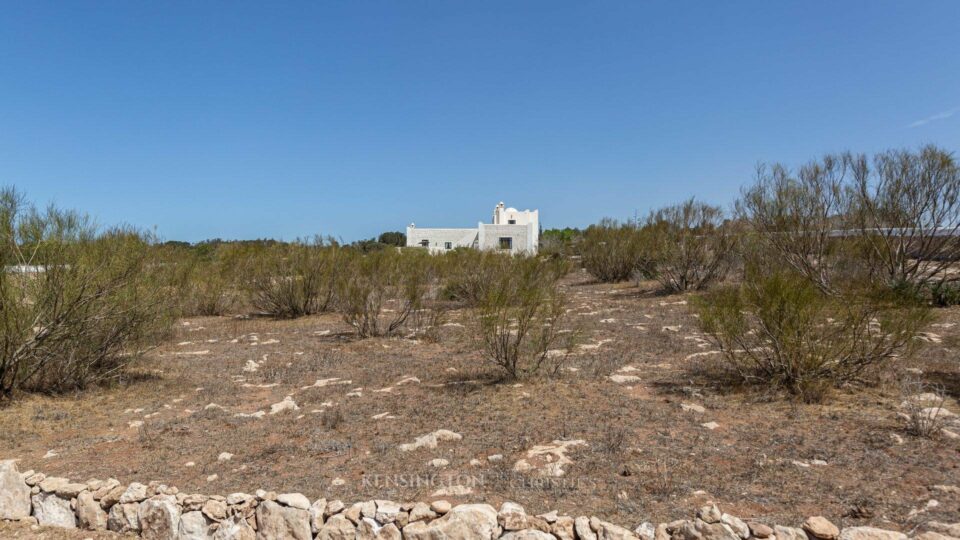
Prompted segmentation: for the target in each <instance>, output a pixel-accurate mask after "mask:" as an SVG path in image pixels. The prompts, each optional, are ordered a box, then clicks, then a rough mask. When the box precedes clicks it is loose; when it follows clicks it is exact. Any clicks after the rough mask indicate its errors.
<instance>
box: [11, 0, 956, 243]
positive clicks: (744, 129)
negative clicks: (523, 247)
mask: <svg viewBox="0 0 960 540" xmlns="http://www.w3.org/2000/svg"><path fill="white" fill-rule="evenodd" d="M0 13H2V15H0V184H14V185H16V186H17V187H18V188H20V189H21V190H23V191H25V192H27V194H28V195H29V196H30V198H32V199H33V200H35V201H37V202H40V203H46V202H55V203H57V204H58V205H60V206H64V207H70V208H77V209H82V210H85V211H87V212H89V213H90V214H92V215H94V216H95V217H96V218H97V219H98V221H100V222H101V223H118V222H124V223H130V224H134V225H138V226H142V227H147V228H153V227H156V230H157V231H158V232H159V233H160V234H161V235H162V236H163V237H164V238H166V239H177V240H190V241H196V240H201V239H204V238H211V237H222V238H259V237H275V238H284V239H292V238H295V237H297V236H303V235H312V234H315V233H322V234H331V235H334V236H339V237H341V238H343V239H345V240H354V239H358V238H364V237H370V236H374V235H376V234H378V233H380V232H382V231H385V230H403V228H404V227H405V226H406V225H407V224H408V223H410V222H411V221H415V222H416V223H417V224H418V225H419V226H424V227H426V226H474V225H475V224H476V222H477V221H480V220H484V221H486V220H489V219H490V214H491V212H492V209H493V206H494V205H495V204H496V203H497V202H498V201H500V200H503V201H505V202H506V203H507V205H509V206H516V207H518V208H521V209H523V208H539V209H540V212H541V221H542V222H543V225H544V227H547V228H549V227H562V226H584V225H587V224H589V223H592V222H595V221H597V220H598V219H600V218H602V217H604V216H612V217H619V218H623V217H629V216H632V215H633V213H634V211H639V212H640V213H641V215H642V214H645V213H646V212H647V211H648V210H650V209H651V208H653V207H656V206H660V205H663V204H667V203H672V202H677V201H679V200H682V199H684V198H686V197H689V196H692V195H695V196H697V197H698V198H701V199H703V200H707V201H711V202H715V203H720V204H724V205H727V204H729V203H730V202H731V201H732V200H733V199H734V198H735V197H736V195H737V194H738V192H739V189H740V186H742V185H743V184H745V183H747V182H749V181H750V178H751V175H752V171H753V169H754V166H755V164H756V163H757V162H758V161H782V162H785V163H788V164H791V165H797V164H799V163H801V162H803V161H805V160H808V159H810V158H813V157H816V156H819V155H820V154H822V153H825V152H831V151H841V150H848V149H849V150H853V151H863V152H874V151H877V150H882V149H887V148H891V147H904V146H906V147H916V146H918V145H920V144H923V143H936V144H939V145H941V146H943V147H946V148H947V149H949V150H952V151H960V2H958V1H956V0H947V1H907V0H901V1H895V2H892V1H880V0H863V1H835V0H831V1H823V2H813V1H802V2H801V1H797V2H785V1H783V2H781V1H770V0H762V1H756V2H718V1H712V0H711V1H702V2H692V1H680V2H674V1H669V2H668V1H663V2H648V1H642V0H630V1H622V2H618V1H604V2H592V1H586V0H577V1H560V0H544V1H524V0H505V1H487V0H483V1H477V0H474V1H450V2H443V1H439V0H437V1H415V0H404V1H394V2H387V1H367V0H342V1H309V2H302V3H292V2H265V1H259V2H242V1H229V2H213V1H197V0H190V1H183V2H175V1H161V2H139V1H137V2H131V1H128V0H122V1H117V2H108V1H84V2H69V1H61V2H43V1H39V0H30V1H19V0H18V1H8V0H4V1H0Z"/></svg>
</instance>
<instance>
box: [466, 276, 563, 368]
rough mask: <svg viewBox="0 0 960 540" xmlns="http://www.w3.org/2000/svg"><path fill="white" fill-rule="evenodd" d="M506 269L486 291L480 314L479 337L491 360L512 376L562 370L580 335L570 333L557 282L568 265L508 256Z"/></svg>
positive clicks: (478, 309) (478, 315) (480, 306)
mask: <svg viewBox="0 0 960 540" xmlns="http://www.w3.org/2000/svg"><path fill="white" fill-rule="evenodd" d="M504 259H505V260H506V261H508V265H507V266H506V268H505V271H502V272H499V273H497V274H495V275H493V276H492V282H491V283H489V285H488V286H487V287H484V288H483V294H482V295H481V297H480V298H479V299H478V302H477V308H476V311H475V317H476V329H477V336H478V339H479V342H480V346H481V350H482V351H483V353H484V355H485V356H486V357H487V359H488V360H489V361H491V362H492V363H494V364H495V365H496V366H498V367H499V368H501V369H502V370H503V371H504V373H505V374H506V375H507V377H509V378H518V377H524V376H527V375H533V374H537V373H541V372H543V371H549V372H556V371H557V370H558V369H559V368H560V362H559V361H558V360H559V359H558V358H556V357H554V356H552V355H553V354H554V353H553V352H552V351H554V350H561V351H563V354H562V355H561V356H566V353H568V352H569V351H570V348H571V347H572V346H573V339H574V333H572V332H564V331H563V330H561V328H560V322H561V320H562V319H563V316H564V314H565V309H564V308H565V302H564V297H563V295H562V294H561V292H560V290H559V288H558V285H557V282H558V281H559V279H560V278H561V277H562V276H563V275H564V273H565V271H564V270H565V269H566V266H565V265H564V264H562V263H557V262H555V261H553V260H541V259H537V258H534V257H504Z"/></svg>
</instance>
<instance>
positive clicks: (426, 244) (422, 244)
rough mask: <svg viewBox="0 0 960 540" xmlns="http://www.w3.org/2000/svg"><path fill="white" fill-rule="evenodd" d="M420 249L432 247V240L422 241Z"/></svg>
mask: <svg viewBox="0 0 960 540" xmlns="http://www.w3.org/2000/svg"><path fill="white" fill-rule="evenodd" d="M420 247H430V240H427V239H423V240H421V241H420Z"/></svg>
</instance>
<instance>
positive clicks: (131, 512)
mask: <svg viewBox="0 0 960 540" xmlns="http://www.w3.org/2000/svg"><path fill="white" fill-rule="evenodd" d="M139 508H140V503H125V504H119V503H118V504H115V505H113V506H111V507H110V514H109V515H108V516H107V529H109V530H111V531H113V532H118V533H126V532H139V531H140V518H139V517H138V516H137V511H138V510H139Z"/></svg>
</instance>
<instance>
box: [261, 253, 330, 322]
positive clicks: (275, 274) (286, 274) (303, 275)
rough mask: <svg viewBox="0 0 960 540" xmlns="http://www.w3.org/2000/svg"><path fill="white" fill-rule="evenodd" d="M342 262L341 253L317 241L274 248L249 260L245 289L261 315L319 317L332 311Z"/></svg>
mask: <svg viewBox="0 0 960 540" xmlns="http://www.w3.org/2000/svg"><path fill="white" fill-rule="evenodd" d="M343 262H344V257H343V250H342V249H341V248H340V247H338V246H336V245H335V244H334V245H329V246H328V245H325V243H324V241H323V240H322V239H320V238H315V239H313V240H312V241H309V242H302V241H298V242H294V243H292V244H274V245H271V246H267V247H265V248H262V250H259V251H258V252H256V253H254V254H253V255H251V256H250V257H249V258H248V260H247V262H246V265H245V268H244V270H243V272H244V275H245V286H246V288H247V290H248V291H249V293H250V301H251V303H252V305H253V307H254V309H256V310H258V311H259V312H261V313H264V314H267V315H270V316H273V317H278V318H295V317H302V316H304V315H312V314H314V313H321V312H324V311H327V310H329V309H331V308H332V307H333V301H334V292H335V290H336V289H335V286H336V283H337V282H338V276H339V275H340V274H341V271H342V270H343V266H344V265H343Z"/></svg>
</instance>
